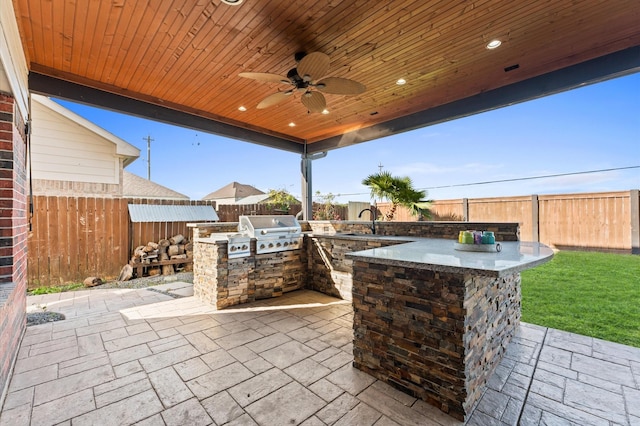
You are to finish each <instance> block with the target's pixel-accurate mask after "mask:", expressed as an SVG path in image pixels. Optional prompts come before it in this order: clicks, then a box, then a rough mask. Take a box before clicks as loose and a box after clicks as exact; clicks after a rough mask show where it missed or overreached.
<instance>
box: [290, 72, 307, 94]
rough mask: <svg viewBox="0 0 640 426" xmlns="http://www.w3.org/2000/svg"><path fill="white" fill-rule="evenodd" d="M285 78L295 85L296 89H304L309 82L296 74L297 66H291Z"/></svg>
mask: <svg viewBox="0 0 640 426" xmlns="http://www.w3.org/2000/svg"><path fill="white" fill-rule="evenodd" d="M287 78H288V79H289V80H290V81H291V83H292V84H293V85H294V86H296V89H306V88H307V87H308V86H309V83H308V82H306V81H304V80H303V79H302V77H300V76H299V75H298V68H291V69H290V70H289V72H288V73H287Z"/></svg>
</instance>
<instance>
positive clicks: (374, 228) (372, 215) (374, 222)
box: [358, 209, 376, 234]
mask: <svg viewBox="0 0 640 426" xmlns="http://www.w3.org/2000/svg"><path fill="white" fill-rule="evenodd" d="M367 210H368V211H369V213H370V214H371V233H372V234H375V233H376V216H375V214H374V213H373V210H371V209H363V210H361V211H360V213H358V217H359V218H361V217H362V213H364V212H366V211H367Z"/></svg>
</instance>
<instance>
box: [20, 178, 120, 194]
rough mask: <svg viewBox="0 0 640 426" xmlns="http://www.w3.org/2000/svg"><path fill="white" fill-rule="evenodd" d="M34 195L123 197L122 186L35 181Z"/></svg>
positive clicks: (48, 180) (45, 180)
mask: <svg viewBox="0 0 640 426" xmlns="http://www.w3.org/2000/svg"><path fill="white" fill-rule="evenodd" d="M33 194H34V195H46V196H49V197H52V196H59V197H60V196H67V197H80V196H82V197H121V196H122V185H120V184H112V183H97V182H72V181H66V180H64V181H63V180H52V179H34V180H33Z"/></svg>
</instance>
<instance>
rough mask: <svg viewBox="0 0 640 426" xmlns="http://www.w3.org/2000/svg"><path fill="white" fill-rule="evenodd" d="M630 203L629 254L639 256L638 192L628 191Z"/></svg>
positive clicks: (639, 219)
mask: <svg viewBox="0 0 640 426" xmlns="http://www.w3.org/2000/svg"><path fill="white" fill-rule="evenodd" d="M629 201H630V202H631V254H640V190H638V189H632V190H631V191H629Z"/></svg>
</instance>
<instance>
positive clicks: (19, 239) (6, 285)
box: [0, 93, 27, 395]
mask: <svg viewBox="0 0 640 426" xmlns="http://www.w3.org/2000/svg"><path fill="white" fill-rule="evenodd" d="M25 140H26V139H25V134H24V120H23V118H22V116H21V114H20V112H19V111H18V109H17V108H16V107H15V105H14V99H13V97H12V96H10V95H7V94H4V93H0V348H1V349H2V350H1V351H0V391H1V392H2V395H4V391H5V389H6V387H7V385H8V379H9V372H10V370H11V366H12V363H13V361H14V359H15V357H16V355H17V350H18V345H19V343H20V339H21V336H22V334H23V333H24V330H25V327H26V288H27V287H26V286H27V279H26V266H27V197H26V194H27V191H26V188H27V182H26V163H25V160H26V158H25V157H26V155H25V154H26V145H25Z"/></svg>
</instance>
